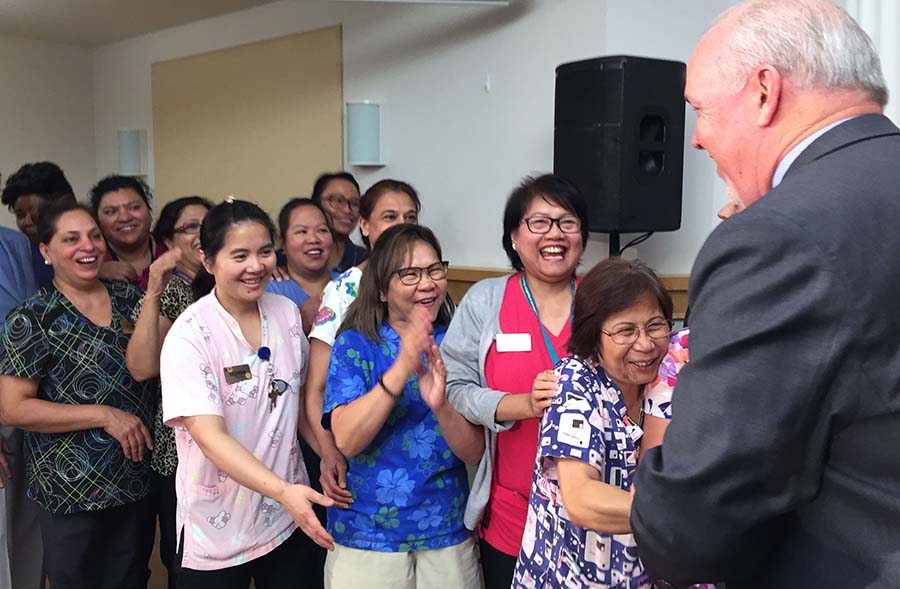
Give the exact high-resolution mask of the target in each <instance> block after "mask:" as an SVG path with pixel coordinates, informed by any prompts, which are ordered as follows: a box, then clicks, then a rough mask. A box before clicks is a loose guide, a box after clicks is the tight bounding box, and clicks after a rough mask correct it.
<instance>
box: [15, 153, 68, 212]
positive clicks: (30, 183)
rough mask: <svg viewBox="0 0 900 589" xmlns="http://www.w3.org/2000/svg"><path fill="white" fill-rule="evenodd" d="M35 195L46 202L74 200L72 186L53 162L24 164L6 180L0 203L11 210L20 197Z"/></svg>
mask: <svg viewBox="0 0 900 589" xmlns="http://www.w3.org/2000/svg"><path fill="white" fill-rule="evenodd" d="M28 194H36V195H38V196H40V197H41V198H43V199H44V200H46V201H48V202H54V201H57V200H62V199H67V200H73V201H74V200H75V192H74V191H73V190H72V185H71V184H69V181H68V180H66V175H65V174H64V173H63V171H62V169H61V168H60V167H59V166H57V165H56V164H54V163H53V162H35V163H31V164H25V165H24V166H22V167H21V168H19V169H18V170H16V172H15V173H14V174H13V175H12V176H10V177H9V178H7V179H6V186H5V187H4V188H3V193H2V195H0V202H2V203H3V204H5V205H6V206H7V208H9V210H13V207H14V206H15V204H16V200H18V198H19V197H20V196H24V195H28Z"/></svg>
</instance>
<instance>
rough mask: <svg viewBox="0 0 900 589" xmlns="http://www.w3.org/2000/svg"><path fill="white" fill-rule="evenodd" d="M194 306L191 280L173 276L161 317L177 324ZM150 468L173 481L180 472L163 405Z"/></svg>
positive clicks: (155, 423)
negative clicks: (164, 420)
mask: <svg viewBox="0 0 900 589" xmlns="http://www.w3.org/2000/svg"><path fill="white" fill-rule="evenodd" d="M193 302H194V295H193V293H192V292H191V283H190V280H189V277H187V276H182V275H181V274H173V275H172V278H171V279H170V280H169V283H168V284H167V285H166V288H164V289H163V292H162V295H160V297H159V314H160V315H162V316H163V317H166V318H168V319H169V321H172V322H173V323H174V321H175V320H176V319H177V318H178V316H179V315H181V313H182V312H184V310H185V309H187V308H188V307H190V306H191V304H192V303H193ZM143 303H144V299H141V302H140V303H138V305H137V306H136V307H135V308H134V314H133V315H132V320H133V321H134V322H135V323H137V318H138V315H140V313H141V306H142V305H143ZM154 382H156V383H157V389H156V390H157V399H158V398H159V394H160V393H159V380H158V379H154ZM150 468H152V469H153V471H154V472H157V473H159V474H161V475H163V476H167V477H173V476H175V471H176V470H177V468H178V452H176V450H175V430H173V429H172V428H171V427H169V426H167V425H166V424H165V423H163V420H162V403H159V408H158V409H157V411H156V418H155V419H154V420H153V456H151V457H150Z"/></svg>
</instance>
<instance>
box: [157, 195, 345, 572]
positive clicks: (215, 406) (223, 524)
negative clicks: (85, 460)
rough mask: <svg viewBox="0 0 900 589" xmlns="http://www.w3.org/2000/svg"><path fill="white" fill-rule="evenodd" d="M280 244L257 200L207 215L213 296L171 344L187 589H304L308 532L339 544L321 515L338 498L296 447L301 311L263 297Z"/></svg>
mask: <svg viewBox="0 0 900 589" xmlns="http://www.w3.org/2000/svg"><path fill="white" fill-rule="evenodd" d="M274 241H275V228H274V226H273V224H272V221H271V219H269V217H268V216H267V215H266V213H265V212H263V211H262V209H260V208H259V207H258V206H256V205H255V204H252V203H249V202H245V201H239V200H232V199H226V202H224V203H222V204H220V205H218V206H216V207H214V208H213V209H212V210H210V211H209V213H208V214H207V216H206V218H205V219H204V221H203V226H202V229H201V231H200V245H201V249H202V261H203V266H204V268H205V270H206V272H208V273H210V274H211V275H212V276H213V277H214V278H215V289H214V291H213V292H212V293H210V294H208V295H206V296H204V297H202V298H200V299H199V300H198V301H197V302H196V303H194V304H193V305H191V306H190V307H188V308H187V310H185V311H184V312H183V313H182V314H181V315H180V316H179V317H178V319H177V320H176V321H175V323H174V324H173V325H172V328H171V329H170V330H169V334H168V336H167V338H166V341H165V343H164V344H163V349H162V359H161V370H160V376H161V378H162V392H163V418H164V419H165V421H166V423H167V424H168V425H170V426H172V427H174V428H175V443H176V446H177V449H178V471H177V474H176V490H177V494H178V517H177V529H178V530H179V532H180V536H181V541H180V556H181V566H182V569H181V572H180V574H179V578H178V586H179V588H194V587H204V588H205V587H215V589H231V588H234V589H247V588H248V587H249V586H250V583H251V581H252V582H253V583H255V586H256V587H257V588H258V589H267V588H274V587H286V586H290V585H295V584H296V583H297V581H298V578H300V577H301V576H302V575H303V571H302V570H298V567H297V563H298V562H303V561H305V560H306V558H305V557H306V552H305V551H306V550H308V544H307V543H306V542H305V539H304V536H303V533H305V534H307V535H308V536H309V537H310V538H312V539H313V540H315V542H316V543H318V544H320V545H321V546H323V547H325V548H329V549H331V548H333V541H332V538H331V536H330V535H329V534H328V533H327V532H326V531H325V530H324V528H323V527H322V526H321V524H320V523H319V521H318V519H317V518H316V516H315V514H314V513H313V510H312V504H313V503H318V504H320V505H325V506H330V505H331V504H332V501H331V500H330V499H328V498H327V497H325V496H324V495H321V494H319V493H316V492H315V491H314V490H312V489H311V488H310V487H309V486H308V483H309V481H308V477H307V474H306V468H305V466H304V464H303V458H302V457H301V455H300V451H299V444H298V441H297V431H298V423H299V424H305V422H306V421H305V419H302V420H301V419H300V418H301V411H302V403H301V400H300V389H301V387H302V385H303V382H304V379H305V373H306V362H307V356H308V350H309V344H308V342H307V340H306V336H305V335H304V334H303V328H302V325H301V321H300V313H299V311H298V309H297V306H296V305H295V304H294V303H292V302H291V301H290V300H288V299H286V298H285V297H282V296H279V295H275V294H272V293H267V292H265V289H266V285H267V283H268V281H269V278H270V276H271V275H272V270H273V268H274V266H275V248H274ZM304 429H305V428H304ZM301 433H304V432H301ZM308 441H312V442H314V440H313V439H312V438H311V437H310V439H309V440H308ZM298 525H299V527H300V528H301V529H302V532H301V531H298V530H297V527H298Z"/></svg>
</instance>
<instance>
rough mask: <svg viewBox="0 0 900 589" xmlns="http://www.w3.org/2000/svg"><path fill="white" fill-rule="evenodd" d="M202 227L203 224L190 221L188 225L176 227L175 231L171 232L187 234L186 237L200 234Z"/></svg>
mask: <svg viewBox="0 0 900 589" xmlns="http://www.w3.org/2000/svg"><path fill="white" fill-rule="evenodd" d="M202 226H203V224H202V223H200V222H199V221H191V222H190V223H185V224H184V225H182V226H181V227H176V228H175V229H173V231H174V232H175V233H187V234H188V235H197V234H198V233H200V227H202Z"/></svg>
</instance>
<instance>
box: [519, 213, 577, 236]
mask: <svg viewBox="0 0 900 589" xmlns="http://www.w3.org/2000/svg"><path fill="white" fill-rule="evenodd" d="M522 222H523V223H525V225H527V226H528V230H529V231H531V232H532V233H537V234H538V235H542V234H544V233H550V230H551V229H552V228H553V225H554V224H555V225H556V226H557V227H559V230H560V231H562V232H563V233H579V232H580V231H581V221H580V220H579V219H578V218H577V217H560V218H558V219H554V218H553V217H525V218H524V219H522Z"/></svg>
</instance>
